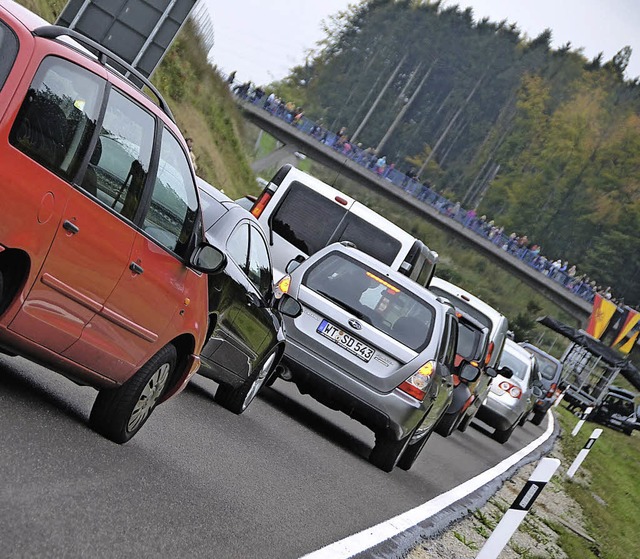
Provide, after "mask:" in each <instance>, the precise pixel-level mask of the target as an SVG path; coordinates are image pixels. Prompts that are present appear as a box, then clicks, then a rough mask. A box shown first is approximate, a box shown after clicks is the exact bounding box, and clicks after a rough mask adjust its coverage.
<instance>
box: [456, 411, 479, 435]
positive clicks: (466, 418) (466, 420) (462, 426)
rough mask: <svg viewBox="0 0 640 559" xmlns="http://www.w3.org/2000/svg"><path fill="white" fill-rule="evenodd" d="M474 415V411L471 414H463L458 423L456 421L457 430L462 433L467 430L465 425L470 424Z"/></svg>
mask: <svg viewBox="0 0 640 559" xmlns="http://www.w3.org/2000/svg"><path fill="white" fill-rule="evenodd" d="M475 415H476V414H475V413H474V414H472V415H465V416H464V417H463V418H462V420H461V421H460V423H458V431H460V432H461V433H464V432H465V431H466V430H467V427H469V425H471V422H472V421H473V418H474V417H475Z"/></svg>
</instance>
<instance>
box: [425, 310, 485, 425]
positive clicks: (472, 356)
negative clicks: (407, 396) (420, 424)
mask: <svg viewBox="0 0 640 559" xmlns="http://www.w3.org/2000/svg"><path fill="white" fill-rule="evenodd" d="M456 316H457V317H458V324H459V327H458V345H457V348H456V360H455V365H456V366H459V365H460V363H461V362H462V361H463V360H467V361H468V362H469V363H470V364H471V365H472V366H473V367H466V368H465V369H464V371H463V372H464V375H459V374H454V376H453V385H454V389H453V399H452V400H451V404H449V407H448V408H447V410H446V412H445V413H444V414H443V415H442V417H441V418H440V421H438V423H437V424H436V427H435V431H436V433H438V434H439V435H442V436H443V437H449V436H450V435H451V434H452V433H453V432H454V431H455V429H456V427H458V425H459V424H460V422H461V421H462V419H463V418H464V417H465V413H466V411H467V410H468V409H469V406H471V404H472V403H473V402H474V400H475V398H476V397H477V395H476V389H480V387H481V383H480V377H481V374H482V370H483V369H484V360H485V358H486V355H487V351H488V348H489V328H488V327H486V326H484V325H483V324H482V323H481V322H479V321H477V320H476V319H474V318H473V317H471V316H470V315H468V314H465V313H463V312H462V311H460V310H457V309H456ZM490 371H491V374H492V375H493V376H495V373H494V371H493V369H490ZM485 375H488V373H487V372H486V369H485Z"/></svg>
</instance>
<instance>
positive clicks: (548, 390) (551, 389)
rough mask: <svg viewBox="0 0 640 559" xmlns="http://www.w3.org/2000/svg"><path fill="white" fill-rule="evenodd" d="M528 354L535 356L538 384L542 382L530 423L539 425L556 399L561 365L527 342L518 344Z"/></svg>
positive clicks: (551, 356)
mask: <svg viewBox="0 0 640 559" xmlns="http://www.w3.org/2000/svg"><path fill="white" fill-rule="evenodd" d="M520 345H521V346H522V347H523V348H525V349H526V350H527V351H528V352H529V353H531V354H532V355H534V356H535V358H536V363H537V365H538V372H539V373H540V382H542V390H543V392H544V393H543V395H542V396H541V397H540V398H538V399H537V400H536V403H535V404H534V406H533V417H532V418H531V423H533V424H534V425H540V424H541V423H542V420H543V419H544V416H545V415H547V412H548V411H549V408H551V406H552V405H553V404H554V403H555V401H556V400H557V399H558V396H559V391H558V386H559V385H560V380H561V377H562V363H561V362H560V360H558V359H556V358H555V357H553V355H549V354H548V353H547V352H546V351H543V350H541V349H540V348H539V347H536V346H534V345H533V344H530V343H528V342H522V343H521V344H520Z"/></svg>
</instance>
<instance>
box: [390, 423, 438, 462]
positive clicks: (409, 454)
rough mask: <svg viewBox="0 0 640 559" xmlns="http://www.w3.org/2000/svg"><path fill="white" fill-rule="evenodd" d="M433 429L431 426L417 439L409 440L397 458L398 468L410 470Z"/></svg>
mask: <svg viewBox="0 0 640 559" xmlns="http://www.w3.org/2000/svg"><path fill="white" fill-rule="evenodd" d="M433 431H434V429H433V428H431V429H429V431H427V432H426V433H424V434H422V436H421V437H420V438H418V439H417V440H415V441H414V440H413V439H412V440H411V441H410V442H409V444H408V445H407V448H405V449H404V452H403V453H402V454H401V455H400V458H399V459H398V463H397V464H396V465H397V466H398V468H400V469H401V470H405V471H407V470H410V469H411V467H412V466H413V465H414V464H415V463H416V460H417V459H418V456H420V453H421V452H422V449H423V448H424V445H426V444H427V441H428V440H429V437H431V433H433ZM414 437H415V432H414Z"/></svg>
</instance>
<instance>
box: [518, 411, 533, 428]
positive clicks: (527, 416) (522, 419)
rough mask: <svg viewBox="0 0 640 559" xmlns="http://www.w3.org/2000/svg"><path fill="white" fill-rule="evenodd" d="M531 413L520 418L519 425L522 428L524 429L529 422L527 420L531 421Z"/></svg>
mask: <svg viewBox="0 0 640 559" xmlns="http://www.w3.org/2000/svg"><path fill="white" fill-rule="evenodd" d="M530 413H531V412H527V413H525V414H524V415H523V416H522V417H521V418H520V421H518V425H519V426H520V427H524V425H525V423H526V422H527V419H529V414H530Z"/></svg>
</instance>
